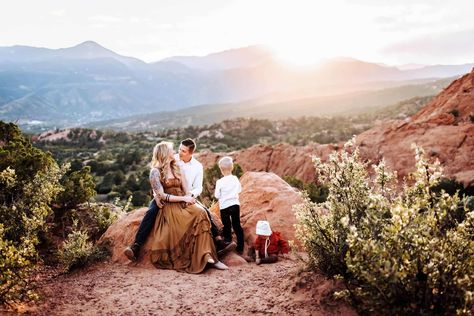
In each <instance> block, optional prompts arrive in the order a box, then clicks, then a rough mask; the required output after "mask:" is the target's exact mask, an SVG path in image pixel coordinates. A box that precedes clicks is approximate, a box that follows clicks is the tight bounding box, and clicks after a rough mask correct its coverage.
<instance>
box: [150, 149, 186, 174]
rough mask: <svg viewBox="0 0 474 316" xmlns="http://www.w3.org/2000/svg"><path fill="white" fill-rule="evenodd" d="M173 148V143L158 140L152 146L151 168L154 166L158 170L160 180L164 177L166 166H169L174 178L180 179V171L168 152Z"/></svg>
mask: <svg viewBox="0 0 474 316" xmlns="http://www.w3.org/2000/svg"><path fill="white" fill-rule="evenodd" d="M172 149H173V143H171V142H160V143H158V144H156V145H155V147H154V148H153V157H152V158H151V164H150V167H151V168H156V169H158V171H159V172H160V177H161V179H162V181H164V180H165V179H166V171H167V168H168V166H169V167H170V168H171V173H172V174H173V175H174V176H175V178H178V179H181V172H180V171H179V167H178V165H177V163H176V161H175V160H174V159H173V158H171V157H170V152H171V150H172Z"/></svg>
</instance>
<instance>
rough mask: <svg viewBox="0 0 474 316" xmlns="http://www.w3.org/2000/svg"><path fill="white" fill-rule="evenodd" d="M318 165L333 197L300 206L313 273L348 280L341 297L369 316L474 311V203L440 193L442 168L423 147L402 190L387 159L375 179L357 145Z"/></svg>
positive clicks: (303, 236)
mask: <svg viewBox="0 0 474 316" xmlns="http://www.w3.org/2000/svg"><path fill="white" fill-rule="evenodd" d="M315 163H316V166H317V170H320V179H321V180H322V181H323V183H325V184H326V185H327V186H328V189H329V195H328V199H327V201H326V202H325V203H321V204H317V203H313V202H311V201H310V200H309V199H307V201H306V202H305V203H304V204H302V205H300V206H298V207H297V208H296V211H297V217H298V221H299V225H298V228H297V235H298V236H299V239H300V240H301V241H302V242H303V244H304V245H305V247H306V249H307V250H308V254H309V264H310V266H311V267H312V268H314V269H317V270H319V271H322V272H323V273H324V274H326V275H328V276H337V277H342V278H343V279H344V280H345V282H346V285H347V290H346V291H344V292H343V293H339V295H347V296H348V297H349V298H350V299H351V300H352V302H354V303H355V304H356V307H357V308H358V309H359V311H360V312H361V313H362V314H377V315H378V314H384V313H386V314H389V315H401V314H406V315H453V314H460V315H464V314H466V315H467V314H471V313H472V310H473V308H474V305H473V291H474V260H473V258H474V209H472V208H470V206H469V205H468V204H469V203H471V202H470V201H471V198H470V197H467V196H461V195H459V193H454V194H453V195H449V194H448V193H446V192H445V191H444V190H443V189H439V184H440V182H441V179H442V172H441V168H440V166H439V164H438V163H430V162H429V161H428V160H427V158H426V157H425V155H424V153H423V151H422V150H421V149H419V148H417V149H416V171H415V172H414V173H413V174H412V175H411V177H410V179H408V181H407V183H406V184H404V185H403V188H402V190H401V192H399V190H398V189H399V187H398V185H399V184H398V182H397V177H396V175H395V174H393V173H391V172H390V171H389V170H387V168H386V167H385V165H384V162H383V161H382V162H381V163H380V164H378V165H376V166H374V172H375V176H374V179H373V180H371V178H370V177H369V175H368V173H367V169H366V166H365V165H364V164H363V163H362V162H361V161H360V158H359V153H358V150H357V148H353V146H352V144H351V143H350V142H349V143H348V144H346V146H345V150H344V151H341V152H339V153H333V154H332V155H331V156H330V159H329V161H328V162H327V163H324V164H323V163H321V162H320V161H319V160H318V159H315ZM435 188H436V189H435Z"/></svg>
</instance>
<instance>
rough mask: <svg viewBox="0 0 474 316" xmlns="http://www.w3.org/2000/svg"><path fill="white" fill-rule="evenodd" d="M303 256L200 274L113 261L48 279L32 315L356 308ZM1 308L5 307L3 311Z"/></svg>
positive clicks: (279, 312)
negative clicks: (306, 268)
mask: <svg viewBox="0 0 474 316" xmlns="http://www.w3.org/2000/svg"><path fill="white" fill-rule="evenodd" d="M301 271H302V269H301V261H298V260H296V259H294V258H283V259H282V260H280V261H279V262H277V263H275V264H267V265H259V266H257V265H255V264H254V263H251V264H247V265H242V266H238V267H231V268H230V270H227V271H220V270H216V269H207V270H206V271H205V272H204V273H202V274H198V275H192V274H186V273H180V272H176V271H173V270H157V269H150V268H143V267H135V266H133V264H129V265H123V264H116V263H110V262H104V263H99V264H96V265H93V266H91V267H89V268H86V269H83V270H79V271H76V272H73V273H71V274H65V275H60V276H57V277H55V278H51V279H50V280H46V281H45V282H44V283H43V285H42V287H41V288H40V289H39V293H40V294H41V295H42V300H41V301H40V302H38V303H37V304H36V305H33V306H27V307H26V308H24V311H26V312H27V313H28V314H31V315H203V314H206V315H249V314H255V315H266V314H272V315H356V313H355V312H354V311H353V310H352V309H351V308H350V307H348V306H347V305H346V304H345V303H344V302H340V301H334V300H333V299H332V298H331V294H330V293H331V290H333V289H334V281H330V280H326V279H325V278H324V277H322V276H319V275H315V274H312V273H311V274H310V273H305V272H303V273H301ZM0 313H2V312H1V311H0Z"/></svg>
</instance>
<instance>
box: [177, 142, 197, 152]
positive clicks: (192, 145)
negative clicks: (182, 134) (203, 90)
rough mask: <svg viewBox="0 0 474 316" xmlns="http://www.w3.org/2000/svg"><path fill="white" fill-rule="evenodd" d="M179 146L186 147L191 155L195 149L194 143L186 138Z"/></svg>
mask: <svg viewBox="0 0 474 316" xmlns="http://www.w3.org/2000/svg"><path fill="white" fill-rule="evenodd" d="M181 145H183V146H186V147H188V148H189V150H190V151H191V152H192V153H193V152H194V150H195V149H196V143H195V142H194V140H192V139H191V138H186V139H185V140H183V141H182V142H181Z"/></svg>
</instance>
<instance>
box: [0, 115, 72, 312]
mask: <svg viewBox="0 0 474 316" xmlns="http://www.w3.org/2000/svg"><path fill="white" fill-rule="evenodd" d="M63 174H64V170H62V169H61V168H59V167H58V165H57V164H56V162H55V161H54V159H53V158H52V156H51V155H50V154H47V153H44V152H43V151H41V150H39V149H37V148H34V147H33V146H32V145H31V142H29V141H28V140H27V139H26V138H24V137H23V135H22V133H21V132H20V130H19V129H18V127H17V126H16V125H14V124H13V123H9V124H7V123H4V122H2V121H0V267H1V269H0V304H1V303H6V302H11V301H15V300H19V299H25V298H31V297H32V292H31V287H30V286H29V282H28V277H29V275H30V273H31V271H32V270H33V269H34V266H35V261H36V255H37V250H36V247H37V245H38V243H39V242H40V240H39V234H40V233H41V232H43V231H45V230H46V226H45V219H46V217H47V216H48V215H49V214H50V213H51V207H50V203H51V202H52V201H53V200H54V198H55V197H56V196H57V194H58V193H59V192H61V191H62V187H61V185H60V183H59V180H60V179H61V177H62V175H63Z"/></svg>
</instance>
